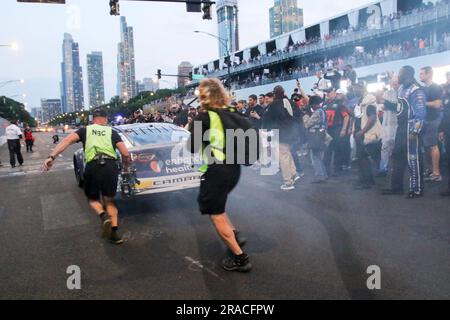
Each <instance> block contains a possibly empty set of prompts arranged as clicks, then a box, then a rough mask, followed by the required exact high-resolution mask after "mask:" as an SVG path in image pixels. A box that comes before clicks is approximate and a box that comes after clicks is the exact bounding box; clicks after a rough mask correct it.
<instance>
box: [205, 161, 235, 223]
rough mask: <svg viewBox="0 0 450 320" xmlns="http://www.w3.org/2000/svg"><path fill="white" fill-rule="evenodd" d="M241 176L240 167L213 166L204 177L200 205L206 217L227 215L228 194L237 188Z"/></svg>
mask: <svg viewBox="0 0 450 320" xmlns="http://www.w3.org/2000/svg"><path fill="white" fill-rule="evenodd" d="M240 176H241V167H240V166H239V165H218V164H216V165H211V166H209V168H208V171H207V172H206V173H205V174H204V175H203V176H202V179H201V182H200V193H199V195H198V203H199V206H200V212H201V213H202V214H204V215H218V214H222V213H225V206H226V203H227V198H228V194H229V193H230V192H231V191H232V190H233V189H234V188H235V187H236V185H237V184H238V182H239V178H240Z"/></svg>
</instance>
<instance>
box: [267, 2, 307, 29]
mask: <svg viewBox="0 0 450 320" xmlns="http://www.w3.org/2000/svg"><path fill="white" fill-rule="evenodd" d="M269 16H270V37H271V38H274V37H277V36H280V35H282V34H285V33H288V32H291V31H294V30H297V29H300V28H301V27H303V9H302V8H298V5H297V0H275V3H274V6H273V7H272V8H270V10H269Z"/></svg>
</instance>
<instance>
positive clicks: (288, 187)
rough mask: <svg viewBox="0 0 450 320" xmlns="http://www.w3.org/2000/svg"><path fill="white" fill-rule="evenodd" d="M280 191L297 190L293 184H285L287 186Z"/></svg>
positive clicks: (283, 186)
mask: <svg viewBox="0 0 450 320" xmlns="http://www.w3.org/2000/svg"><path fill="white" fill-rule="evenodd" d="M280 189H281V190H283V191H292V190H295V186H294V185H293V184H287V183H285V184H283V185H282V186H281V188H280Z"/></svg>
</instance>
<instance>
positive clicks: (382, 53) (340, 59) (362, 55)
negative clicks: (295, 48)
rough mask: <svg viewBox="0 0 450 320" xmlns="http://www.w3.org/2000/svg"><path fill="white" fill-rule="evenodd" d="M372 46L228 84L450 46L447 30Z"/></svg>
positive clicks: (385, 59) (289, 77)
mask: <svg viewBox="0 0 450 320" xmlns="http://www.w3.org/2000/svg"><path fill="white" fill-rule="evenodd" d="M375 47H376V48H373V49H369V48H362V47H356V48H355V50H354V52H352V54H349V55H347V56H342V55H340V56H333V57H324V58H321V59H317V57H311V58H310V59H307V58H304V59H303V60H302V61H301V65H298V66H294V67H292V66H289V65H286V66H284V67H282V68H279V69H278V70H276V71H275V70H274V71H272V72H268V71H267V69H266V70H261V71H253V72H252V73H250V74H249V75H247V76H245V77H242V78H241V77H237V78H236V79H235V80H234V81H232V84H231V85H232V87H233V88H234V89H235V90H237V89H239V88H243V87H252V86H259V85H264V84H270V83H274V82H280V81H287V80H292V79H298V78H306V77H311V76H313V75H315V74H316V73H317V72H318V71H321V70H323V69H325V70H329V69H336V70H338V71H339V72H341V73H343V72H345V68H346V66H347V65H352V66H353V67H355V68H356V67H360V66H368V65H373V64H379V63H384V62H389V61H394V60H399V59H408V58H411V57H415V56H421V55H425V54H430V53H431V52H441V51H445V50H450V34H447V33H443V34H442V35H440V36H439V37H438V39H437V41H435V40H434V39H433V38H432V37H412V38H411V39H410V40H406V41H399V42H392V43H384V42H383V44H380V46H375Z"/></svg>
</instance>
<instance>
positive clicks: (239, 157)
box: [217, 107, 260, 167]
mask: <svg viewBox="0 0 450 320" xmlns="http://www.w3.org/2000/svg"><path fill="white" fill-rule="evenodd" d="M217 113H218V114H219V116H220V119H221V120H222V125H223V129H224V130H225V138H226V136H227V130H239V129H241V130H242V131H241V133H247V134H246V136H245V140H244V145H243V146H242V143H241V141H240V140H239V139H238V137H237V136H236V135H235V136H234V138H233V140H232V141H225V143H226V146H230V145H231V144H232V146H233V147H234V157H233V159H226V162H227V163H229V164H241V165H244V166H247V167H248V166H251V165H253V164H254V163H255V162H256V161H258V160H259V152H260V137H259V133H258V130H257V129H256V128H254V127H253V125H252V123H251V122H250V120H249V119H248V118H247V117H246V116H244V115H242V114H240V113H239V112H237V110H236V109H235V108H234V107H224V108H223V109H222V110H218V111H217ZM236 133H237V134H238V133H239V132H236ZM240 144H241V145H240ZM255 144H256V145H255ZM242 148H244V152H242ZM230 160H231V161H232V163H230V162H231V161H230Z"/></svg>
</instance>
